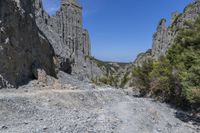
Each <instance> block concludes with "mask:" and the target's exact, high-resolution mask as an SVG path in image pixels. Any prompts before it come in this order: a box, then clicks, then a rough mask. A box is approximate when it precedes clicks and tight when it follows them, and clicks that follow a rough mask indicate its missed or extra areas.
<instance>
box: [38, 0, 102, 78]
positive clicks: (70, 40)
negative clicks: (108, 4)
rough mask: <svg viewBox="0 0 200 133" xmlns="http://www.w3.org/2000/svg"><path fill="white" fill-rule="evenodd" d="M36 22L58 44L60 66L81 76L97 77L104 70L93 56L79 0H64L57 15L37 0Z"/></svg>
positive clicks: (55, 45) (57, 53)
mask: <svg viewBox="0 0 200 133" xmlns="http://www.w3.org/2000/svg"><path fill="white" fill-rule="evenodd" d="M35 8H36V10H35V14H36V22H37V25H38V27H39V28H40V30H41V31H42V32H43V33H44V34H45V36H46V37H47V38H48V40H49V42H50V43H51V45H52V47H53V48H54V51H55V54H56V56H57V59H58V62H59V63H58V64H59V69H60V70H62V71H64V72H67V73H69V74H73V75H76V76H78V77H79V78H80V79H85V78H89V79H91V78H94V77H96V76H98V75H100V74H101V73H102V72H101V70H100V69H99V68H98V67H97V66H96V64H94V62H92V61H91V60H90V58H89V57H90V56H91V49H90V38H89V33H88V31H87V30H86V29H84V28H83V26H82V7H81V6H80V4H79V3H78V2H77V1H76V0H61V7H60V9H59V11H57V13H56V14H55V15H54V16H49V15H48V14H47V13H46V12H45V11H44V9H43V6H42V0H35Z"/></svg>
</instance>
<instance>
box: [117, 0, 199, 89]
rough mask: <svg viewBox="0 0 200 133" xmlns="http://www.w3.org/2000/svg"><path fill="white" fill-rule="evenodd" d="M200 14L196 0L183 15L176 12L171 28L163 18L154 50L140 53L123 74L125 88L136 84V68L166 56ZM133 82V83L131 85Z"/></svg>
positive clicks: (156, 35) (155, 36) (159, 25)
mask: <svg viewBox="0 0 200 133" xmlns="http://www.w3.org/2000/svg"><path fill="white" fill-rule="evenodd" d="M199 14H200V1H199V0H196V1H194V2H192V3H191V4H189V5H188V6H186V7H185V9H184V11H183V12H182V13H178V12H174V13H172V17H171V20H170V24H169V26H167V25H166V19H165V18H162V19H161V20H160V22H159V23H158V26H157V29H156V32H155V33H154V35H153V42H152V48H151V49H150V50H147V52H144V53H140V54H139V55H138V56H137V58H136V59H135V61H134V62H133V64H132V65H130V66H129V68H128V69H126V70H124V72H123V73H122V75H123V76H122V77H123V78H122V79H120V81H122V82H123V81H126V82H124V85H123V86H124V87H129V86H130V84H132V83H134V82H135V81H134V78H133V76H132V74H131V73H132V71H133V68H134V67H135V66H141V65H142V64H143V63H144V62H146V61H148V60H157V59H158V58H159V57H160V56H162V55H165V54H166V52H167V50H168V49H169V48H170V46H171V45H172V44H173V42H174V40H175V38H176V37H177V35H178V33H179V32H180V30H181V29H184V28H185V25H184V24H185V23H186V22H188V21H194V20H196V18H198V17H199ZM131 82H132V83H131Z"/></svg>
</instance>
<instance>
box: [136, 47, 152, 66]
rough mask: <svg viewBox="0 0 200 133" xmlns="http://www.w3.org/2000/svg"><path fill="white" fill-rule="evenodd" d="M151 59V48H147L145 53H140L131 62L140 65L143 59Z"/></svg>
mask: <svg viewBox="0 0 200 133" xmlns="http://www.w3.org/2000/svg"><path fill="white" fill-rule="evenodd" d="M150 59H152V50H151V49H149V50H147V51H146V52H145V53H140V54H139V55H138V56H137V58H136V60H135V61H134V62H133V64H134V65H136V66H141V65H142V64H143V63H144V62H145V61H147V60H150Z"/></svg>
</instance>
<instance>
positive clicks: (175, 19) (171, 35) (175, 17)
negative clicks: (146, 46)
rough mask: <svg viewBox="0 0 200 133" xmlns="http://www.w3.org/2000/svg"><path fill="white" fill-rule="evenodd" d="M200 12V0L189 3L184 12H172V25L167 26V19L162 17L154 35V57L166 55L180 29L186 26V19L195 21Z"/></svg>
mask: <svg viewBox="0 0 200 133" xmlns="http://www.w3.org/2000/svg"><path fill="white" fill-rule="evenodd" d="M199 14H200V1H199V0H197V1H195V2H194V3H191V4H189V5H188V6H187V7H186V8H185V9H184V11H183V13H178V12H174V13H172V19H171V23H170V25H169V26H168V27H167V26H166V20H165V19H162V20H161V21H160V22H159V24H158V27H157V31H156V33H155V34H154V36H153V46H152V56H153V58H154V59H157V58H159V57H160V56H161V55H165V53H166V52H167V50H168V48H169V47H170V45H171V44H172V43H173V41H174V39H175V38H176V36H177V34H178V32H179V30H180V29H182V28H184V23H185V22H186V21H194V20H195V19H196V18H197V17H199Z"/></svg>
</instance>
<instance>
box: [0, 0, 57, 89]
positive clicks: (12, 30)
mask: <svg viewBox="0 0 200 133" xmlns="http://www.w3.org/2000/svg"><path fill="white" fill-rule="evenodd" d="M32 5H33V1H32V0H0V88H2V87H12V86H14V87H16V86H19V85H21V84H24V83H26V82H28V81H29V80H31V79H33V78H34V73H33V71H34V70H37V69H43V70H44V71H45V72H46V73H47V74H49V75H53V76H55V68H54V63H53V56H54V52H53V49H52V48H51V46H50V45H49V43H48V41H47V40H46V38H45V36H44V35H43V33H42V32H40V30H39V29H38V28H37V26H36V23H35V16H34V14H33V12H34V7H33V6H32Z"/></svg>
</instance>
